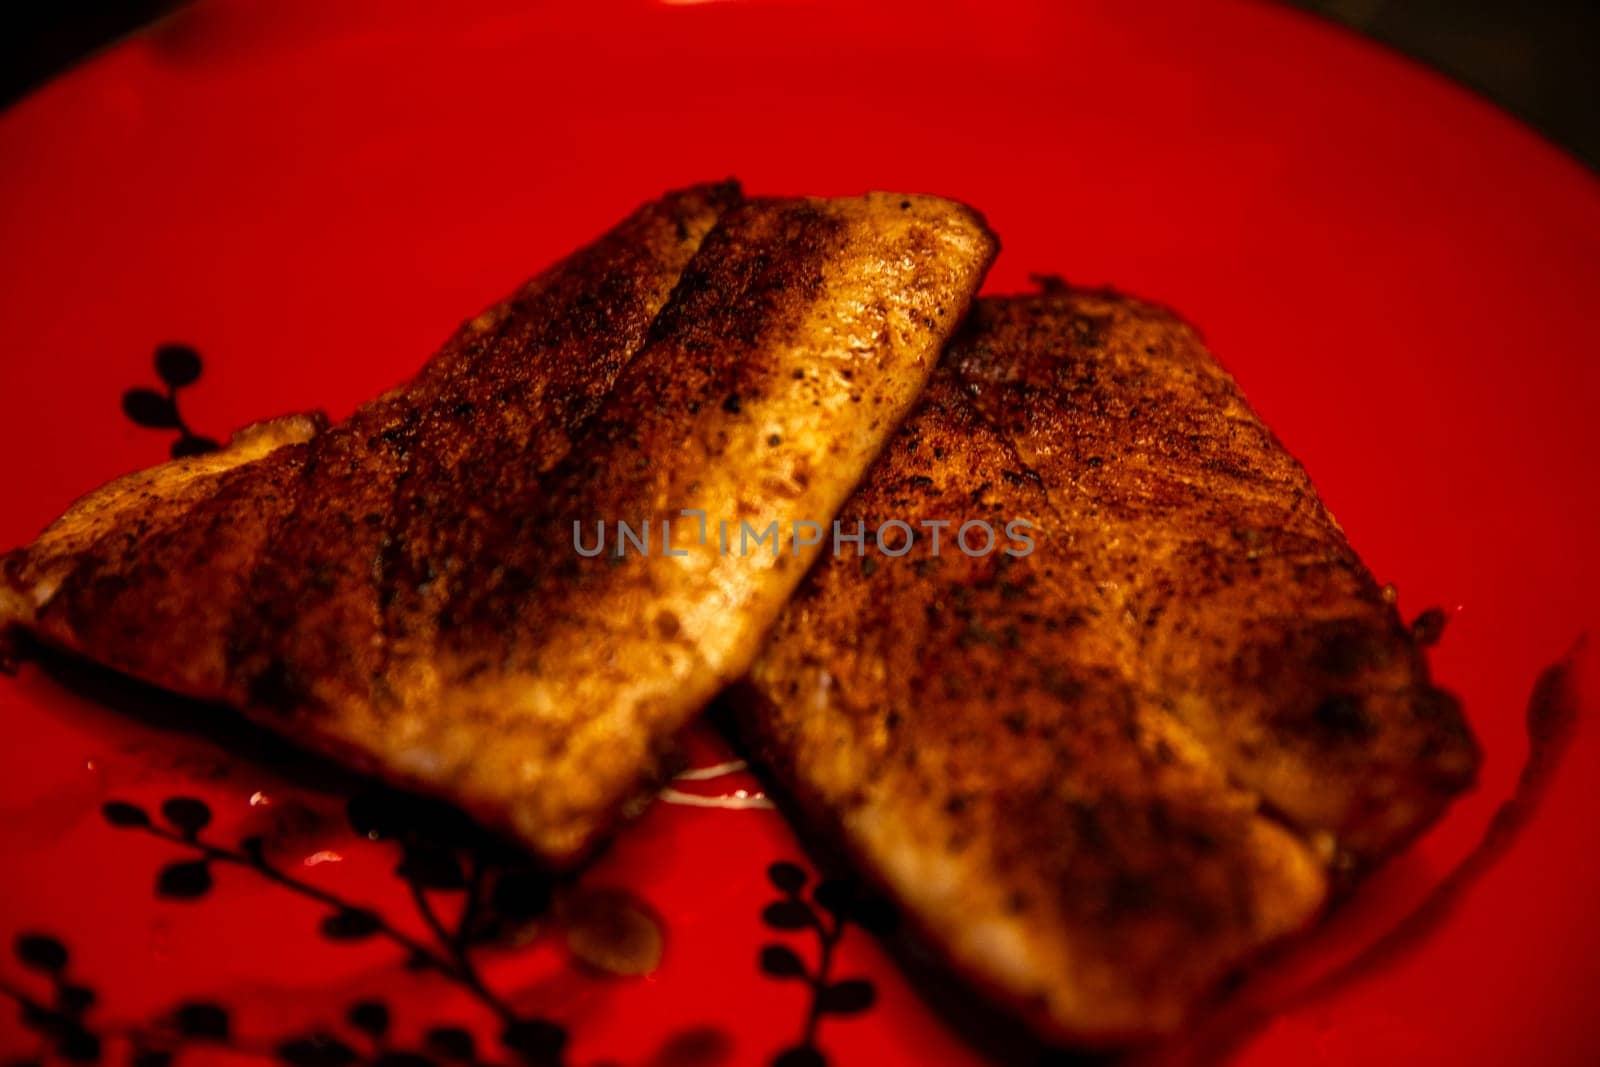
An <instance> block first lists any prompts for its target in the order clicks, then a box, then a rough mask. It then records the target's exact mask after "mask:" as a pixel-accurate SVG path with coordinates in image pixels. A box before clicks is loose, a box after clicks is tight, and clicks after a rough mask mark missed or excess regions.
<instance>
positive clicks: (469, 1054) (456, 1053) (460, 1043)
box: [423, 1026, 478, 1062]
mask: <svg viewBox="0 0 1600 1067" xmlns="http://www.w3.org/2000/svg"><path fill="white" fill-rule="evenodd" d="M423 1044H424V1045H425V1046H426V1047H427V1049H428V1051H429V1052H431V1053H433V1054H434V1055H435V1056H438V1057H439V1058H440V1059H443V1060H465V1061H468V1062H470V1061H471V1060H473V1059H475V1058H476V1057H477V1054H478V1050H477V1046H476V1045H475V1043H474V1042H473V1040H472V1035H471V1034H470V1033H468V1032H467V1031H465V1030H463V1029H461V1027H459V1026H435V1027H434V1028H433V1029H432V1030H429V1031H428V1034H427V1037H426V1038H424V1039H423Z"/></svg>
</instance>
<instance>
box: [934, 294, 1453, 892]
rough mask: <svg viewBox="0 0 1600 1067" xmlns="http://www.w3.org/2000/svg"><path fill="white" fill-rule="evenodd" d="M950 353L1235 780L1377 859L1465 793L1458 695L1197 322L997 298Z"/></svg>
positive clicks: (1086, 575) (1132, 649)
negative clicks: (1435, 672) (1439, 683)
mask: <svg viewBox="0 0 1600 1067" xmlns="http://www.w3.org/2000/svg"><path fill="white" fill-rule="evenodd" d="M949 359H950V364H951V366H952V367H954V368H955V369H956V371H957V372H958V373H959V374H961V376H962V378H963V380H964V381H965V382H966V383H967V385H968V388H969V390H970V395H971V396H972V400H973V403H974V405H975V406H976V407H977V408H978V410H979V411H981V412H982V413H983V414H984V415H985V416H986V417H987V418H988V419H989V420H990V421H991V422H992V423H993V424H994V425H996V426H997V427H999V428H1000V429H1001V431H1002V432H1003V433H1004V434H1005V435H1006V437H1007V438H1008V439H1009V440H1010V441H1011V442H1012V443H1013V444H1014V445H1015V447H1016V449H1017V451H1018V453H1019V455H1020V456H1021V458H1022V460H1023V462H1025V463H1026V464H1027V465H1028V467H1029V469H1031V470H1032V471H1034V472H1035V473H1036V474H1037V475H1038V476H1039V477H1040V479H1041V480H1042V482H1043V484H1044V486H1045V488H1046V490H1047V491H1048V492H1049V494H1050V500H1051V504H1052V505H1053V506H1054V508H1055V510H1056V513H1057V515H1058V516H1059V521H1060V523H1061V524H1062V525H1063V526H1064V527H1065V528H1066V529H1069V530H1071V531H1073V534H1074V538H1075V539H1076V541H1077V542H1078V544H1079V545H1081V546H1082V548H1083V558H1084V560H1085V564H1086V567H1087V568H1088V569H1086V570H1085V571H1084V572H1083V575H1082V583H1083V586H1084V588H1085V589H1089V588H1092V589H1094V590H1095V595H1096V604H1097V606H1098V608H1099V609H1100V611H1101V613H1102V615H1103V617H1105V618H1107V619H1113V620H1118V621H1117V623H1116V629H1117V630H1118V632H1119V634H1120V636H1121V639H1122V640H1123V641H1124V643H1125V653H1124V655H1125V656H1126V657H1127V662H1128V663H1129V664H1130V669H1136V670H1137V671H1139V672H1140V674H1141V675H1142V677H1143V678H1144V680H1145V684H1146V685H1147V687H1148V688H1149V690H1150V691H1151V692H1153V693H1158V694H1160V696H1161V699H1162V702H1163V705H1164V706H1165V707H1166V708H1167V710H1168V711H1170V712H1172V713H1173V714H1174V715H1175V716H1176V717H1178V718H1179V719H1181V720H1182V721H1183V722H1185V723H1186V724H1187V725H1188V726H1189V727H1190V729H1192V730H1193V731H1194V732H1195V734H1196V736H1198V737H1199V738H1200V739H1201V741H1202V742H1203V743H1204V744H1205V745H1206V747H1207V748H1208V749H1210V750H1211V752H1212V753H1213V755H1214V756H1215V757H1216V759H1217V760H1218V762H1219V763H1221V764H1222V765H1223V766H1224V767H1226V768H1227V770H1228V773H1229V774H1230V775H1231V776H1233V777H1234V778H1235V779H1236V780H1237V781H1239V782H1240V783H1241V784H1243V785H1245V786H1247V787H1248V788H1250V789H1252V790H1254V791H1256V792H1257V793H1259V794H1260V795H1261V797H1262V798H1263V800H1264V801H1265V802H1266V803H1267V804H1268V805H1269V806H1271V807H1272V808H1273V809H1275V810H1276V811H1277V812H1278V813H1280V814H1281V815H1282V816H1283V817H1284V818H1286V819H1287V820H1289V821H1290V822H1291V823H1293V824H1294V825H1295V826H1297V827H1298V828H1300V829H1301V830H1302V831H1304V832H1306V833H1308V834H1310V833H1324V834H1329V835H1331V836H1332V838H1333V839H1334V840H1335V841H1336V842H1337V845H1338V846H1339V848H1340V849H1341V850H1343V851H1345V852H1346V853H1348V854H1349V855H1350V856H1351V857H1353V858H1354V859H1356V860H1358V861H1369V862H1370V861H1375V860H1378V859H1381V858H1382V857H1383V856H1385V855H1387V854H1389V853H1390V852H1392V851H1393V850H1394V849H1396V848H1398V847H1399V846H1400V845H1402V844H1403V843H1404V842H1405V841H1406V840H1407V839H1408V838H1410V837H1411V836H1412V835H1413V834H1415V833H1416V832H1417V831H1418V830H1420V829H1421V828H1422V827H1424V826H1426V825H1427V824H1428V823H1429V822H1430V821H1432V819H1433V818H1434V817H1435V816H1436V815H1437V814H1438V813H1439V811H1440V810H1441V809H1442V808H1443V806H1444V805H1445V804H1446V803H1448V802H1449V800H1450V798H1451V797H1452V796H1454V795H1455V794H1457V793H1459V792H1460V791H1461V790H1463V789H1465V788H1466V787H1467V786H1468V785H1470V784H1471V783H1472V781H1473V778H1474V775H1475V773H1476V770H1477V763H1478V751H1477V747H1476V744H1475V743H1474V742H1473V740H1472V736H1471V734H1470V733H1469V731H1468V730H1467V728H1466V724H1465V721H1464V719H1463V718H1462V716H1461V713H1460V708H1459V707H1458V706H1457V704H1456V701H1455V699H1454V698H1453V697H1451V696H1450V695H1449V694H1448V693H1445V692H1443V691H1441V690H1439V689H1436V688H1434V687H1433V686H1432V685H1431V684H1430V682H1429V679H1428V669H1427V664H1426V662H1425V660H1424V658H1423V655H1422V652H1421V650H1420V649H1419V648H1418V647H1417V645H1416V644H1415V642H1414V641H1413V640H1412V638H1411V634H1410V631H1409V630H1408V629H1407V627H1406V626H1405V625H1404V624H1403V622H1402V621H1401V619H1400V616H1399V614H1398V613H1397V612H1396V610H1395V608H1394V607H1393V605H1392V604H1391V603H1390V602H1389V601H1388V600H1386V599H1385V596H1384V593H1383V590H1382V589H1381V588H1380V587H1379V585H1378V583H1377V582H1376V581H1375V580H1374V579H1373V577H1372V575H1371V573H1370V572H1368V570H1367V569H1366V567H1365V566H1364V565H1363V564H1362V562H1361V560H1360V558H1359V557H1358V556H1357V555H1356V553H1355V551H1354V550H1353V549H1351V547H1350V545H1349V542H1348V541H1346V540H1345V537H1344V533H1343V532H1342V531H1341V530H1340V529H1339V525H1338V523H1337V522H1335V521H1334V519H1333V516H1332V515H1330V514H1329V513H1328V509H1327V508H1326V507H1324V506H1323V504H1322V501H1321V500H1320V499H1319V498H1318V497H1317V492H1316V488H1315V487H1314V486H1313V485H1312V484H1311V479H1310V478H1309V477H1308V476H1307V475H1306V472H1305V470H1304V469H1303V468H1302V467H1301V466H1300V464H1299V463H1297V462H1296V461H1295V459H1294V457H1293V456H1291V455H1290V454H1289V452H1288V451H1287V450H1286V449H1285V448H1284V447H1283V446H1282V445H1281V444H1280V443H1279V442H1278V440H1277V438H1276V437H1274V436H1273V434H1272V431H1271V430H1269V429H1267V427H1266V426H1265V425H1263V424H1262V422H1261V420H1260V418H1258V417H1257V416H1256V414H1255V412H1254V411H1252V410H1251V409H1250V407H1249V405H1248V404H1247V403H1246V402H1245V399H1244V395H1243V394H1242V393H1241V392H1240V390H1239V387H1238V385H1237V384H1236V383H1235V382H1234V380H1233V379H1232V377H1230V376H1229V375H1228V373H1227V372H1226V371H1224V370H1223V369H1222V368H1221V367H1220V366H1218V365H1217V363H1216V362H1215V361H1214V360H1213V359H1212V358H1211V356H1210V355H1209V353H1207V352H1206V350H1205V348H1204V346H1203V345H1202V344H1201V343H1200V339H1199V337H1198V336H1197V335H1196V334H1195V332H1194V331H1193V330H1192V329H1190V328H1189V327H1188V326H1187V325H1185V324H1184V323H1183V322H1182V321H1180V320H1179V319H1177V318H1176V317H1175V316H1173V315H1172V314H1170V313H1169V312H1166V311H1164V310H1162V309H1159V308H1155V307H1152V306H1150V305H1148V304H1143V303H1139V302H1137V301H1133V300H1128V299H1125V298H1122V297H1119V296H1116V295H1114V294H1107V293H1091V292H1057V293H1046V294H1044V295H1042V296H1037V297H1032V298H1024V299H1012V300H987V301H983V302H981V303H979V304H978V305H976V307H975V309H974V316H973V320H972V328H971V330H970V331H968V332H967V333H966V335H965V337H964V338H963V339H962V340H961V341H960V342H959V343H958V344H956V345H954V346H952V349H951V351H950V353H949Z"/></svg>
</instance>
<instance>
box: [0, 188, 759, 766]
mask: <svg viewBox="0 0 1600 1067" xmlns="http://www.w3.org/2000/svg"><path fill="white" fill-rule="evenodd" d="M738 201H739V192H738V189H737V187H735V186H733V185H731V184H730V185H717V186H701V187H696V188H693V189H688V190H685V191H683V192H681V193H673V194H670V195H668V196H667V197H665V198H663V199H661V200H659V201H655V202H653V203H650V204H647V205H645V206H644V207H642V208H640V209H639V210H638V211H636V212H635V213H634V214H633V215H631V216H630V217H629V218H627V219H626V220H624V221H623V222H622V223H621V224H619V225H618V226H617V227H616V228H615V229H613V230H612V231H611V232H609V233H607V234H605V235H604V236H603V237H601V238H600V239H599V240H597V241H596V242H594V243H593V244H591V245H590V246H588V247H586V248H584V249H582V250H581V251H579V252H577V253H575V254H574V255H572V256H571V257H569V258H568V259H566V260H564V261H562V262H561V263H559V264H557V265H556V266H554V267H552V268H550V269H549V270H547V271H545V272H544V273H542V274H540V275H538V276H536V277H535V278H533V279H532V280H531V281H529V282H528V283H526V284H525V285H524V286H523V287H522V288H520V289H519V290H518V291H517V292H516V293H515V294H513V295H512V296H511V297H510V298H509V299H508V300H506V301H505V302H503V303H501V304H498V305H496V306H495V307H492V308H490V309H489V310H487V311H485V312H484V313H483V314H481V315H479V316H478V317H477V318H475V319H473V320H471V321H470V322H468V323H466V324H464V325H463V326H462V327H461V329H460V330H459V331H458V332H457V333H456V335H455V336H454V337H452V338H451V339H450V340H449V341H448V342H446V344H445V345H444V347H443V348H442V349H441V350H440V351H439V353H438V354H436V355H435V356H434V357H433V358H432V359H431V360H430V361H429V362H428V364H427V365H426V366H425V367H424V368H423V370H422V371H421V372H420V373H419V374H418V375H417V377H416V378H415V379H414V380H413V381H412V382H411V383H409V384H408V385H406V386H404V387H402V388H399V389H395V390H392V391H391V392H389V393H386V394H384V395H383V396H380V397H378V398H377V399H376V400H373V401H372V402H370V403H368V404H366V405H364V406H362V407H361V408H360V409H358V410H357V411H356V412H355V414H354V415H352V416H351V418H350V419H349V420H347V421H346V422H345V423H343V424H341V425H339V426H337V427H335V428H334V429H332V430H327V431H325V432H321V433H320V434H319V433H318V430H319V429H321V427H322V426H323V425H324V424H323V422H322V421H321V420H320V417H317V416H313V417H293V418H287V419H277V420H273V421H271V422H268V423H263V424H260V425H259V426H256V427H251V428H250V429H249V430H246V431H242V432H241V433H240V434H238V435H236V436H235V438H234V440H233V441H232V442H230V443H229V446H228V447H227V448H225V449H223V450H221V451H220V452H218V453H216V454H213V455H208V456H200V457H195V458H190V459H182V460H175V461H173V462H171V463H166V464H162V465H160V466H158V467H154V468H151V469H149V470H145V471H139V472H136V473H134V474H131V475H128V476H126V477H124V478H121V479H118V480H117V481H114V482H112V483H110V484H109V485H107V486H104V487H103V488H101V489H99V490H97V491H95V492H94V493H91V494H89V495H88V496H86V497H85V498H83V499H82V500H80V501H78V502H77V503H76V504H74V505H73V506H72V508H70V509H69V510H68V511H67V512H66V514H64V515H63V516H62V517H61V518H60V519H58V520H57V521H56V522H55V523H54V524H52V525H51V526H50V528H49V529H47V530H46V531H45V532H44V533H43V534H42V535H41V536H40V537H39V539H38V540H37V541H35V542H34V543H33V544H31V545H29V546H27V547H25V548H22V549H18V550H16V551H14V552H12V553H10V554H9V555H7V556H5V557H4V558H3V560H0V579H3V580H0V626H5V625H9V626H17V627H21V628H26V629H31V630H33V631H34V632H35V633H36V634H37V635H38V636H39V637H40V638H42V639H44V640H45V641H47V642H50V643H53V644H56V645H58V646H61V647H64V648H67V649H72V650H76V651H80V652H83V653H84V654H86V655H88V656H89V657H91V658H93V659H96V660H98V661H100V662H102V663H104V664H106V665H108V666H111V667H114V668H116V669H118V670H121V671H124V672H126V673H128V674H131V675H133V676H135V677H138V678H142V679H144V680H147V681H150V682H153V683H155V684H158V685H162V686H164V687H166V688H169V689H172V690H175V691H177V692H181V693H184V694H186V695H190V696H196V697H200V698H203V699H208V700H219V701H225V702H228V703H232V704H234V705H236V706H246V705H248V706H250V707H251V709H252V710H255V711H261V710H263V709H270V708H274V707H279V706H284V705H288V706H298V705H300V704H305V705H307V706H309V705H312V704H315V705H317V706H319V707H323V708H324V709H326V708H327V707H328V706H329V705H332V704H334V703H336V702H337V701H338V700H341V699H342V700H350V701H356V702H360V701H365V700H368V699H371V700H373V701H380V702H381V700H382V695H381V694H382V691H383V689H384V688H385V686H386V678H385V676H384V675H383V673H382V670H381V667H382V664H383V663H384V662H385V659H386V656H387V652H388V643H389V642H388V641H387V640H386V637H387V633H386V631H387V630H388V629H389V626H388V625H387V623H388V619H387V618H386V613H385V611H384V606H385V605H391V606H392V605H394V604H396V603H409V602H410V600H412V599H416V598H418V597H420V596H426V593H427V586H426V584H425V583H423V582H420V581H416V580H414V579H413V580H412V581H410V582H408V583H406V584H404V585H403V586H402V584H401V582H400V581H397V580H396V576H397V575H403V576H414V575H415V572H416V570H417V569H418V568H417V564H416V562H415V561H416V560H417V559H422V560H426V559H427V558H429V557H428V556H427V555H425V554H424V553H425V552H426V550H427V546H428V545H429V544H430V543H431V541H430V539H431V538H434V537H442V536H446V535H445V534H443V533H442V532H441V531H442V530H443V529H444V528H445V527H446V526H447V525H448V524H452V523H458V522H460V521H461V516H462V515H463V514H464V513H467V512H469V511H470V510H471V509H473V508H476V507H481V506H483V505H484V504H485V503H486V502H488V501H489V500H490V499H491V497H490V493H489V489H488V488H487V486H488V484H489V483H491V482H492V481H494V480H495V476H496V475H497V474H498V476H499V477H500V478H503V479H504V480H505V481H506V482H511V483H517V484H519V485H520V486H522V488H523V489H524V490H528V491H531V484H532V482H533V481H534V480H535V479H537V477H538V476H539V475H540V474H541V473H542V472H543V471H545V470H546V469H548V468H549V467H550V466H551V465H552V464H553V463H554V462H555V461H556V459H558V458H559V457H560V456H561V455H563V454H564V453H565V452H566V451H567V449H568V447H569V442H570V439H571V435H572V434H573V433H574V432H576V430H577V428H578V427H580V426H581V425H582V424H583V423H584V422H585V421H586V420H587V419H588V418H589V417H590V416H591V415H592V414H593V412H594V409H595V407H596V405H597V403H598V400H599V398H600V397H601V396H603V395H604V394H605V392H607V391H608V390H609V388H610V386H611V383H612V382H613V381H614V380H615V378H616V375H617V372H618V371H619V370H620V369H621V367H622V366H624V365H625V364H626V363H627V362H628V361H629V360H630V359H631V358H632V357H633V355H634V354H635V353H636V352H637V351H638V349H639V348H640V346H641V345H642V344H643V342H644V339H645V335H646V333H647V331H648V329H649V325H650V323H651V322H652V321H653V320H654V318H655V316H656V314H657V313H658V312H659V310H660V308H661V307H662V305H663V304H664V303H665V302H666V300H667V297H668V296H669V295H670V293H671V291H672V288H673V286H674V285H675V284H676V283H677V280H678V278H679V276H680V275H681V273H682V271H683V268H684V266H685V265H686V264H687V263H688V261H689V259H690V258H691V257H692V256H693V254H694V252H695V251H696V250H697V249H698V248H699V245H700V242H701V241H702V240H703V238H704V237H705V235H706V233H707V232H708V231H709V230H710V228H711V227H712V225H713V224H714V223H715V222H716V220H717V218H718V217H719V216H720V215H721V214H722V213H723V212H724V211H726V210H727V209H728V208H729V207H730V206H732V205H733V204H735V203H737V202H738ZM397 587H399V588H397ZM419 587H421V588H422V592H420V593H419V592H418V588H419ZM274 721H276V720H274ZM278 724H279V725H282V726H284V727H285V728H286V729H288V730H289V731H290V732H291V733H294V734H295V735H296V736H300V737H302V738H304V739H306V740H310V741H313V742H321V741H323V740H325V739H324V738H323V737H322V736H321V734H322V731H321V730H319V729H318V727H317V726H316V725H315V724H314V723H305V724H291V723H289V722H288V721H287V720H283V721H281V722H279V723H278ZM361 748H362V746H361V745H360V743H359V742H357V743H356V745H355V746H354V749H355V751H353V752H352V753H351V755H352V756H353V757H355V758H356V759H358V760H361V761H362V762H364V763H367V764H368V765H371V766H373V767H374V769H377V770H379V771H382V770H384V768H383V767H382V765H381V758H380V757H379V755H378V754H377V753H376V752H367V753H363V752H361V751H360V749H361Z"/></svg>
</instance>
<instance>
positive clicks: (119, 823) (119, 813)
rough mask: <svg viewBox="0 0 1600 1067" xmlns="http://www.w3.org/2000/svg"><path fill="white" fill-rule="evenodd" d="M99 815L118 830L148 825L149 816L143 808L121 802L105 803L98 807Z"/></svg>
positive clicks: (111, 801)
mask: <svg viewBox="0 0 1600 1067" xmlns="http://www.w3.org/2000/svg"><path fill="white" fill-rule="evenodd" d="M100 814H101V815H102V816H104V817H105V820H106V822H108V823H110V824H111V825H112V826H115V827H118V828H123V829H126V828H130V827H135V826H149V825H150V816H149V815H147V814H146V813H145V810H144V809H143V808H141V807H139V805H137V804H129V803H127V802H126V801H123V800H108V801H106V802H105V803H104V804H102V805H100Z"/></svg>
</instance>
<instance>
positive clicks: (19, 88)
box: [0, 0, 1600, 169]
mask: <svg viewBox="0 0 1600 1067" xmlns="http://www.w3.org/2000/svg"><path fill="white" fill-rule="evenodd" d="M1287 2H1289V3H1291V4H1293V5H1294V6H1296V7H1299V8H1302V9H1304V10H1306V11H1310V12H1312V13H1314V14H1316V15H1318V16H1321V17H1323V18H1326V19H1329V20H1331V21H1333V22H1338V23H1342V24H1344V25H1346V26H1348V27H1350V28H1352V29H1354V30H1356V31H1358V32H1360V33H1364V34H1366V35H1368V36H1370V37H1373V38H1376V39H1377V40H1380V41H1383V42H1385V43H1386V44H1388V45H1390V46H1391V47H1393V48H1396V49H1398V50H1400V51H1401V52H1404V53H1406V54H1407V55H1410V56H1413V57H1415V58H1417V59H1419V60H1421V61H1422V62H1424V63H1427V64H1428V65H1430V66H1432V67H1434V68H1436V69H1438V70H1440V71H1443V72H1444V73H1445V74H1447V75H1449V76H1450V77H1452V78H1454V79H1456V80H1457V81H1460V82H1462V83H1464V84H1466V85H1469V86H1471V87H1472V88H1474V89H1476V90H1478V91H1479V92H1480V93H1482V94H1483V95H1485V96H1487V97H1489V98H1490V99H1491V100H1494V101H1496V102H1497V103H1499V104H1500V106H1502V107H1504V108H1505V109H1506V110H1508V111H1510V112H1511V113H1513V114H1515V115H1518V116H1520V117H1521V118H1522V119H1523V120H1524V121H1526V122H1528V123H1529V124H1530V125H1532V126H1534V127H1535V128H1537V129H1539V130H1541V131H1543V132H1544V134H1545V136H1547V137H1549V138H1550V139H1551V140H1552V141H1555V142H1556V143H1558V144H1560V145H1563V146H1565V147H1566V148H1567V150H1568V151H1570V152H1571V153H1572V154H1573V155H1575V156H1577V157H1578V158H1579V159H1581V160H1583V161H1584V162H1585V163H1587V164H1588V165H1589V166H1590V167H1593V168H1596V169H1600V122H1597V121H1596V115H1595V110H1596V108H1595V101H1596V100H1597V99H1600V77H1597V74H1596V67H1597V63H1596V59H1597V52H1600V44H1597V42H1600V2H1588V3H1584V2H1569V3H1549V2H1546V3H1538V2H1531V3H1530V2H1520V3H1519V2H1517V0H1287ZM183 3H184V0H120V2H113V0H54V2H50V0H10V2H8V3H5V4H4V5H3V13H0V106H3V105H5V104H9V103H10V102H12V101H13V100H15V99H17V98H18V97H20V96H21V95H23V94H24V93H26V92H27V91H28V90H29V89H30V88H32V87H33V86H35V85H37V84H38V83H39V82H41V81H43V80H45V79H47V78H49V77H50V76H52V75H53V74H55V73H57V72H59V71H61V70H63V69H65V68H66V67H68V66H70V65H71V64H73V63H75V62H77V61H78V60H79V59H81V58H83V57H84V56H86V55H88V54H89V53H91V52H93V51H94V50H95V49H97V48H100V47H101V46H103V45H105V44H108V43H110V42H113V41H115V40H117V39H118V38H119V37H122V36H124V35H126V34H128V33H131V32H132V31H134V30H136V29H138V28H139V27H140V26H142V25H144V24H145V23H147V22H149V21H151V20H152V19H155V18H159V17H160V16H161V15H163V14H165V13H167V12H169V11H172V10H174V9H176V8H179V7H182V6H183Z"/></svg>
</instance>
